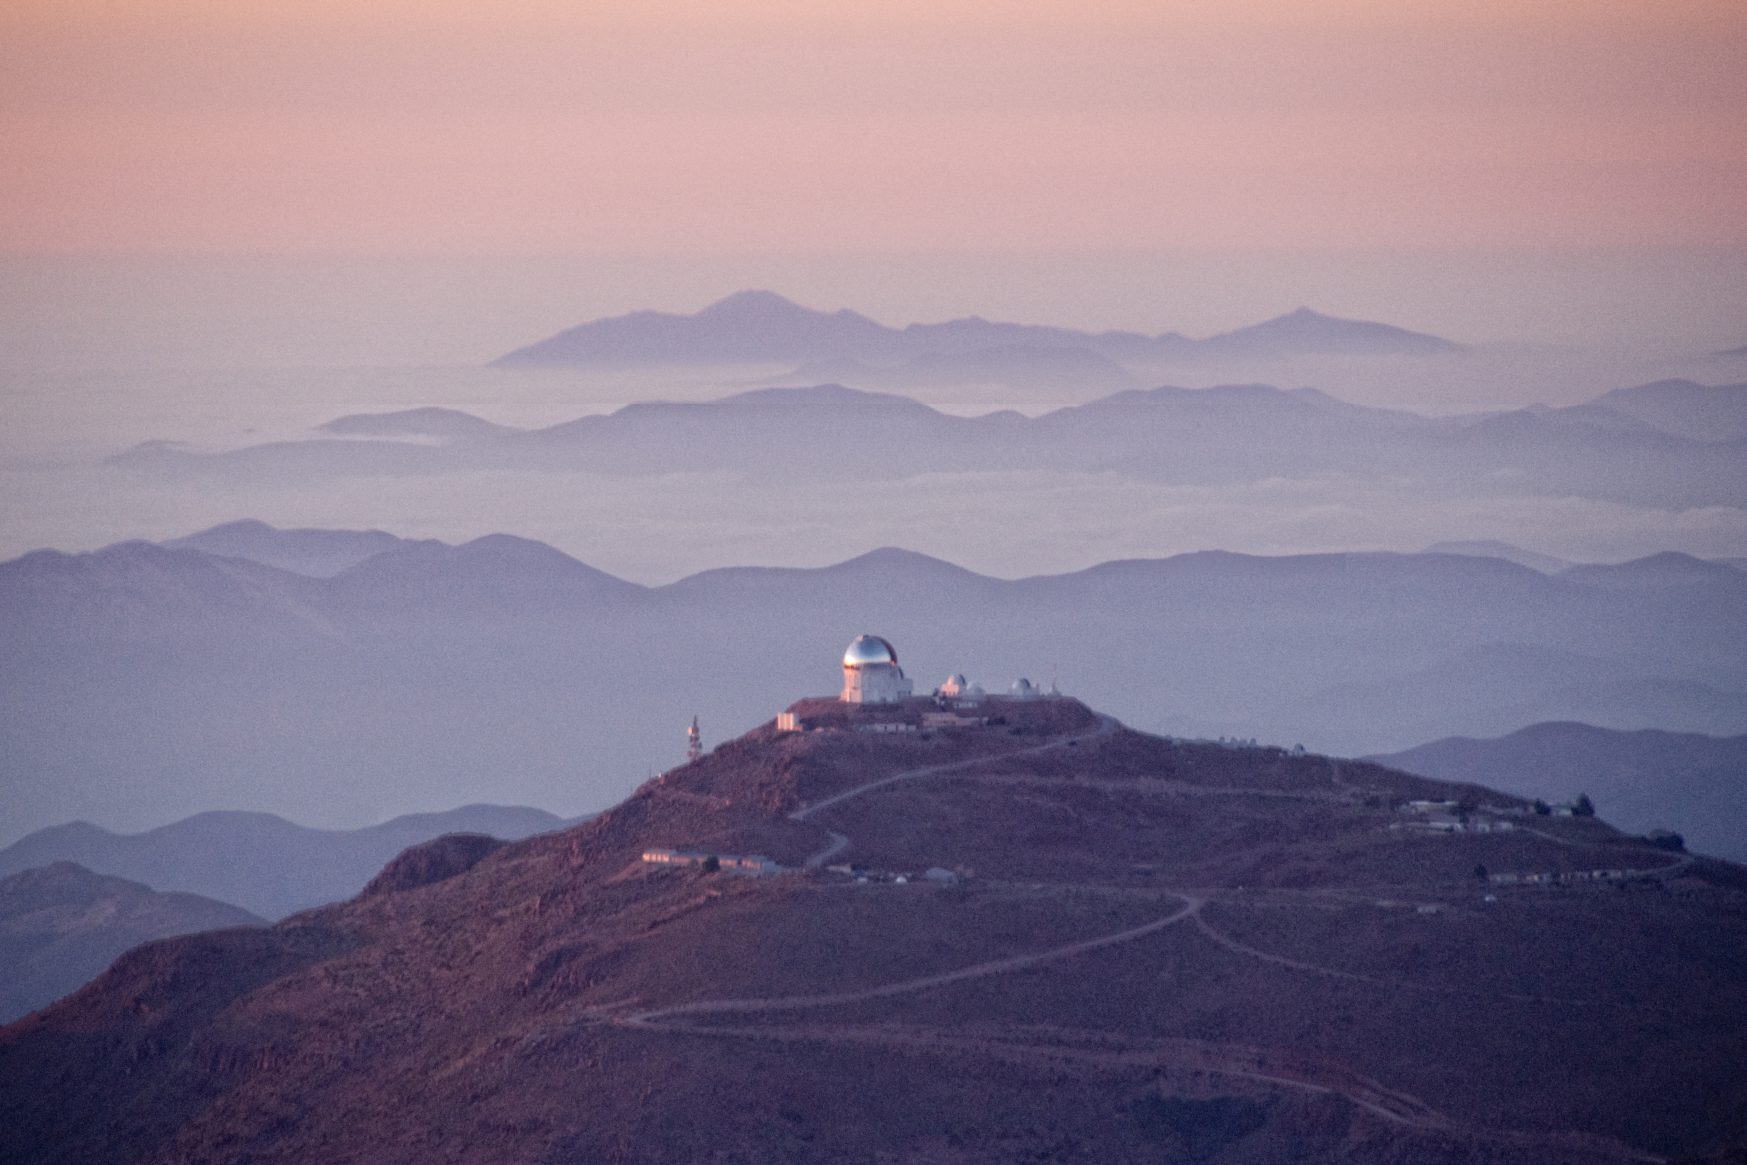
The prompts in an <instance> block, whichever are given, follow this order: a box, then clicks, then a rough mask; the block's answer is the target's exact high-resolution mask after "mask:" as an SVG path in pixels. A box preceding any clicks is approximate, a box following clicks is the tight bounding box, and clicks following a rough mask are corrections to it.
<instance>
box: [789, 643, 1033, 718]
mask: <svg viewBox="0 0 1747 1165" xmlns="http://www.w3.org/2000/svg"><path fill="white" fill-rule="evenodd" d="M915 692H916V688H915V684H914V683H913V682H912V681H911V679H910V677H909V676H907V675H905V674H904V669H903V668H902V667H901V666H899V664H898V652H897V649H895V648H894V647H893V646H892V644H891V641H890V640H887V639H884V638H882V637H880V636H878V635H858V636H856V638H855V640H854V642H852V643H851V644H850V645H849V647H848V649H847V650H845V651H844V653H843V691H842V693H841V694H840V695H839V696H838V697H837V699H836V701H831V702H828V701H802V703H801V704H800V705H797V708H799V709H800V710H799V711H797V710H796V709H790V710H789V711H787V712H782V713H779V714H778V716H777V718H776V727H777V731H778V732H805V731H809V730H818V729H825V728H849V729H852V730H854V731H856V732H917V731H920V730H922V729H925V728H964V727H971V726H974V725H978V724H983V723H986V722H987V720H988V717H987V716H984V715H983V714H982V711H981V710H982V709H983V707H984V706H985V705H986V704H988V703H989V702H990V701H992V700H1000V701H1003V702H1008V701H1020V702H1029V701H1032V700H1049V699H1056V698H1059V697H1060V696H1061V692H1059V691H1058V690H1057V689H1056V686H1055V685H1054V684H1053V683H1052V684H1050V686H1049V688H1048V689H1047V690H1046V689H1043V688H1040V687H1038V686H1037V685H1036V684H1034V683H1032V682H1031V681H1030V680H1029V679H1026V678H1025V677H1023V676H1021V677H1020V678H1019V679H1017V680H1014V681H1013V684H1012V686H1011V687H1010V688H1008V689H1007V693H1006V695H1004V696H991V695H990V694H989V693H988V692H986V691H984V690H983V687H982V686H981V685H980V684H974V683H972V682H970V681H969V680H967V679H966V678H965V677H964V675H963V673H954V674H953V675H950V676H948V677H947V678H946V682H945V683H943V684H941V685H940V686H939V687H938V688H936V689H935V690H934V692H933V693H932V694H931V695H929V696H925V697H917V696H916V694H915ZM809 704H810V705H812V707H811V708H808V705H809ZM829 704H835V705H836V707H835V709H832V708H830V707H828V706H827V707H820V705H829ZM846 713H848V714H847V715H846Z"/></svg>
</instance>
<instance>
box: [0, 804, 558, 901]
mask: <svg viewBox="0 0 1747 1165" xmlns="http://www.w3.org/2000/svg"><path fill="white" fill-rule="evenodd" d="M566 824H571V823H570V822H566V821H565V820H564V819H563V818H561V817H557V816H554V815H553V814H551V813H546V812H544V811H542V810H539V809H528V808H523V807H520V806H509V805H465V806H462V807H461V808H459V809H451V810H448V811H447V812H443V813H412V814H407V815H406V816H403V817H396V818H394V819H393V820H391V821H384V822H382V823H381V824H380V825H372V826H368V827H366V828H363V829H353V830H328V829H310V828H307V827H306V826H302V825H294V824H292V823H291V822H289V821H286V820H285V819H284V818H281V817H275V816H273V815H272V814H270V813H235V812H231V813H201V814H198V815H196V816H194V817H189V818H186V819H184V820H182V821H177V822H174V823H172V824H170V825H164V826H159V827H158V828H157V829H148V830H146V831H145V832H143V833H128V834H118V833H113V832H111V831H109V830H107V829H103V828H101V827H99V826H96V825H92V824H90V823H89V822H85V821H75V822H73V823H72V824H69V825H57V826H52V827H50V828H48V829H41V830H38V831H37V832H35V833H32V834H30V835H28V836H26V837H23V838H20V839H19V840H18V841H16V842H14V843H13V844H11V845H9V846H7V847H6V848H5V849H0V876H5V875H7V874H11V873H13V872H15V871H18V870H24V869H28V868H30V867H33V866H43V865H47V864H49V863H51V862H76V863H78V864H79V865H81V866H84V867H86V868H88V869H90V870H94V871H96V872H97V873H99V874H108V875H114V876H117V877H122V878H131V879H134V880H135V881H139V882H145V883H147V884H148V885H151V886H154V887H156V888H157V889H159V890H174V891H187V892H190V893H194V894H204V895H206V896H208V897H213V898H219V897H221V896H222V898H223V900H225V901H229V902H234V903H236V904H237V905H239V906H242V907H245V908H246V909H248V910H252V911H254V912H255V913H256V914H260V915H263V916H265V917H267V918H283V917H284V916H285V915H287V914H291V913H293V912H295V911H298V910H306V909H308V908H309V907H311V906H320V905H322V904H324V903H327V902H337V901H339V900H340V899H342V898H350V897H351V896H352V895H354V894H356V893H357V892H358V891H359V890H360V889H361V888H362V887H363V885H364V883H365V882H367V881H369V879H370V878H371V876H372V875H374V874H375V873H376V872H377V871H378V870H380V869H381V868H382V865H383V863H384V862H386V861H388V859H389V858H391V857H393V856H394V855H395V854H397V853H399V852H400V851H401V850H403V849H405V848H407V847H408V846H411V845H417V844H418V843H420V842H424V841H428V840H430V839H431V838H433V837H438V836H440V835H442V834H446V833H483V834H490V835H492V836H494V837H502V838H509V839H517V838H523V837H527V836H529V835H530V834H535V833H545V832H547V831H549V830H553V829H558V828H560V827H562V826H564V825H566Z"/></svg>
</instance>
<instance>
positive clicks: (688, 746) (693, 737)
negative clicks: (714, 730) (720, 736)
mask: <svg viewBox="0 0 1747 1165" xmlns="http://www.w3.org/2000/svg"><path fill="white" fill-rule="evenodd" d="M703 755H704V739H703V737H702V736H701V735H699V734H698V718H697V717H696V716H693V717H692V726H691V727H690V728H688V729H686V730H685V759H686V763H687V764H690V763H691V762H692V761H695V760H697V759H698V758H699V757H700V756H703Z"/></svg>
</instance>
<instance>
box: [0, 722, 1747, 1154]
mask: <svg viewBox="0 0 1747 1165" xmlns="http://www.w3.org/2000/svg"><path fill="white" fill-rule="evenodd" d="M779 726H785V727H791V728H793V729H796V730H794V731H779ZM875 729H877V730H875ZM1743 886H1747V873H1744V872H1743V871H1742V870H1740V869H1739V868H1738V867H1733V866H1729V865H1726V864H1724V863H1720V862H1715V861H1710V860H1706V859H1695V858H1691V857H1687V856H1685V855H1682V854H1679V853H1672V852H1668V851H1667V850H1665V849H1660V848H1657V847H1654V846H1651V845H1648V844H1645V843H1644V842H1643V841H1642V840H1640V839H1634V838H1631V837H1627V836H1624V835H1622V834H1620V833H1618V832H1616V831H1615V830H1613V829H1611V828H1610V827H1608V826H1607V825H1605V824H1603V823H1602V822H1600V821H1599V820H1597V819H1595V818H1591V817H1537V816H1535V815H1534V814H1533V812H1532V811H1531V810H1530V808H1529V806H1528V805H1527V803H1526V802H1523V801H1521V800H1520V799H1518V798H1514V797H1510V796H1506V795H1504V794H1498V793H1493V792H1491V791H1489V790H1486V789H1483V788H1479V787H1476V786H1466V785H1452V784H1445V783H1441V782H1436V781H1430V780H1425V779H1421V778H1416V777H1410V776H1407V775H1405V774H1402V773H1398V772H1394V771H1392V770H1389V769H1385V768H1382V767H1379V766H1376V765H1371V764H1363V763H1359V762H1349V761H1336V760H1333V759H1330V758H1327V757H1320V756H1315V755H1307V754H1303V753H1301V752H1300V751H1297V750H1294V751H1291V752H1287V751H1283V750H1280V749H1272V748H1256V747H1246V746H1241V745H1234V744H1218V743H1210V742H1190V741H1183V740H1172V739H1164V738H1159V737H1153V736H1146V735H1142V734H1139V733H1135V732H1131V731H1129V730H1127V729H1125V728H1123V727H1121V726H1120V725H1118V724H1117V723H1116V722H1114V721H1112V720H1110V719H1108V718H1105V717H1102V716H1098V715H1096V714H1094V713H1093V712H1092V711H1090V710H1089V709H1088V708H1086V707H1085V706H1084V705H1082V704H1080V703H1078V702H1077V701H1074V700H1070V699H1060V698H1037V697H1032V698H1022V699H1005V698H992V697H980V698H979V697H975V696H974V695H972V696H967V697H966V702H965V703H962V704H958V705H954V706H951V707H948V708H944V709H943V708H940V707H938V706H937V705H936V703H935V702H934V701H932V700H928V699H923V700H914V701H909V702H907V703H896V704H888V705H880V706H850V705H844V704H841V703H839V702H837V701H836V700H830V699H814V700H804V701H801V702H800V703H798V704H795V705H793V706H792V707H791V708H790V709H789V710H788V712H787V713H786V714H785V715H784V716H782V717H780V718H779V720H778V722H777V723H767V724H766V725H764V726H763V727H760V728H758V729H756V730H755V731H753V732H751V733H749V734H748V735H746V736H744V737H741V738H740V739H737V740H733V741H730V742H728V743H726V744H724V745H722V746H721V747H719V748H717V749H715V750H714V752H711V753H709V754H706V755H704V756H702V757H701V758H700V759H698V760H696V761H693V762H691V763H689V764H687V765H685V766H684V767H681V768H678V769H675V770H673V771H671V772H669V773H666V774H664V775H662V776H660V777H658V778H655V779H654V780H652V781H650V782H649V783H648V784H646V785H644V786H643V787H642V788H641V789H639V790H638V791H637V792H636V793H635V794H633V795H632V796H631V797H630V798H629V799H628V800H626V801H625V802H623V803H622V804H620V805H619V806H618V807H616V808H614V809H612V810H611V811H609V812H607V813H605V814H603V815H601V816H600V817H599V818H597V819H595V820H594V821H592V822H590V823H588V824H586V825H582V826H579V827H577V828H573V829H570V830H567V831H564V832H560V833H553V834H547V835H543V836H540V837H536V838H532V839H529V840H526V841H522V842H519V843H513V844H507V845H499V844H497V843H493V842H490V841H489V839H483V838H470V837H447V838H440V839H437V840H436V841H434V842H431V843H429V844H428V845H426V846H424V847H420V848H418V849H415V850H412V851H409V852H408V853H407V854H404V855H402V856H401V857H400V858H397V859H396V860H395V861H394V862H393V863H392V864H391V865H390V867H389V868H388V870H386V871H385V872H384V874H383V876H382V877H380V878H378V879H377V880H376V881H375V882H374V883H372V885H371V887H370V888H369V890H368V891H367V892H366V893H365V894H364V895H362V896H360V897H359V898H358V899H356V900H354V901H352V902H350V903H346V904H342V905H338V906H333V907H328V908H324V909H320V910H315V911H309V912H306V913H304V914H301V915H298V916H296V917H294V918H291V919H288V920H286V921H285V922H282V923H280V924H278V925H277V926H274V927H272V928H269V929H264V930H240V931H227V932H220V933H215V934H207V935H199V936H194V937H190V938H182V939H174V940H169V941H166V942H160V943H155V944H152V945H149V946H146V947H142V948H140V949H138V950H136V951H134V952H132V953H131V954H129V955H127V956H125V957H123V958H122V959H121V960H120V961H119V962H117V963H116V964H115V966H114V967H112V968H111V969H110V970H109V971H108V972H107V973H106V974H105V975H104V976H102V977H101V978H100V979H98V980H97V981H96V982H95V983H93V984H91V985H90V986H88V987H87V988H85V989H84V990H82V991H81V992H79V993H78V994H76V995H74V996H72V997H71V998H69V999H67V1000H65V1001H63V1002H62V1003H60V1004H58V1005H56V1006H54V1007H52V1008H50V1009H48V1010H46V1011H44V1012H40V1013H38V1014H36V1015H34V1016H32V1017H29V1018H27V1019H25V1020H23V1021H20V1022H19V1023H17V1024H14V1025H13V1026H11V1027H9V1028H5V1029H0V1119H3V1120H4V1127H5V1129H6V1131H7V1135H6V1137H5V1138H4V1140H3V1142H0V1160H3V1161H6V1162H9V1163H11V1162H17V1163H24V1162H31V1163H46V1162H62V1161H65V1162H71V1161H89V1160H105V1161H127V1162H169V1161H187V1160H220V1159H225V1160H238V1159H244V1158H246V1159H247V1160H250V1161H253V1162H262V1163H265V1162H300V1161H310V1160H323V1159H329V1158H332V1157H334V1156H336V1155H343V1156H344V1157H345V1158H346V1159H347V1160H349V1161H354V1162H359V1163H374V1162H389V1161H405V1160H434V1159H453V1160H465V1161H468V1162H477V1163H481V1165H491V1163H496V1162H504V1163H506V1165H507V1163H509V1162H554V1163H556V1162H581V1161H596V1160H616V1161H626V1162H644V1161H647V1162H655V1161H676V1160H723V1161H731V1160H747V1161H751V1160H756V1161H761V1162H820V1161H825V1162H833V1161H866V1160H882V1159H884V1160H940V1161H951V1162H965V1163H969V1162H996V1161H1012V1160H1020V1159H1026V1160H1097V1161H1117V1162H1128V1161H1133V1162H1140V1161H1159V1160H1169V1161H1205V1162H1215V1161H1217V1162H1227V1163H1239V1165H1241V1163H1250V1162H1255V1163H1260V1162H1266V1161H1279V1160H1285V1159H1293V1160H1325V1161H1334V1160H1339V1161H1350V1162H1377V1163H1385V1162H1410V1161H1411V1162H1450V1163H1455V1162H1473V1161H1486V1162H1490V1163H1493V1165H1517V1163H1521V1165H1531V1163H1533V1165H1578V1163H1583V1165H1593V1163H1596V1162H1612V1161H1621V1162H1624V1161H1638V1160H1645V1159H1651V1158H1659V1157H1667V1156H1679V1155H1685V1156H1696V1155H1702V1154H1718V1155H1719V1157H1718V1159H1721V1156H1720V1155H1721V1154H1723V1153H1725V1152H1728V1151H1732V1150H1733V1151H1738V1149H1739V1148H1740V1147H1741V1146H1743V1145H1747V1114H1744V1113H1743V1112H1742V1111H1741V1109H1740V1106H1739V1105H1736V1104H1734V1103H1733V1102H1732V1098H1733V1097H1734V1096H1735V1095H1736V1094H1737V1090H1738V1088H1739V1083H1740V1062H1739V1050H1740V1047H1741V1044H1742V1041H1743V1039H1744V1038H1747V962H1744V961H1743V960H1741V959H1740V958H1739V952H1740V951H1741V950H1742V949H1743V946H1744V945H1747V922H1744V921H1743V917H1744V916H1743V913H1742V910H1741V906H1740V904H1741V895H1742V892H1743ZM342 1147H343V1148H342Z"/></svg>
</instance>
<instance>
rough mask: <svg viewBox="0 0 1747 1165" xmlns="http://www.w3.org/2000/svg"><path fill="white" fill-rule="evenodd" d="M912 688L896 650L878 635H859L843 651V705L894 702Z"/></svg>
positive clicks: (897, 701)
mask: <svg viewBox="0 0 1747 1165" xmlns="http://www.w3.org/2000/svg"><path fill="white" fill-rule="evenodd" d="M913 691H914V688H913V686H912V685H911V683H910V680H909V677H907V676H906V675H904V669H903V668H901V667H899V666H898V653H897V652H896V651H894V650H893V649H892V645H891V644H890V643H887V642H886V641H885V640H884V639H881V638H880V637H879V636H878V635H858V636H856V639H855V642H854V643H851V644H850V645H849V650H847V651H845V652H844V653H843V702H844V703H845V704H896V703H899V702H900V701H903V700H908V699H909V698H910V695H911V693H912V692H913Z"/></svg>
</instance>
